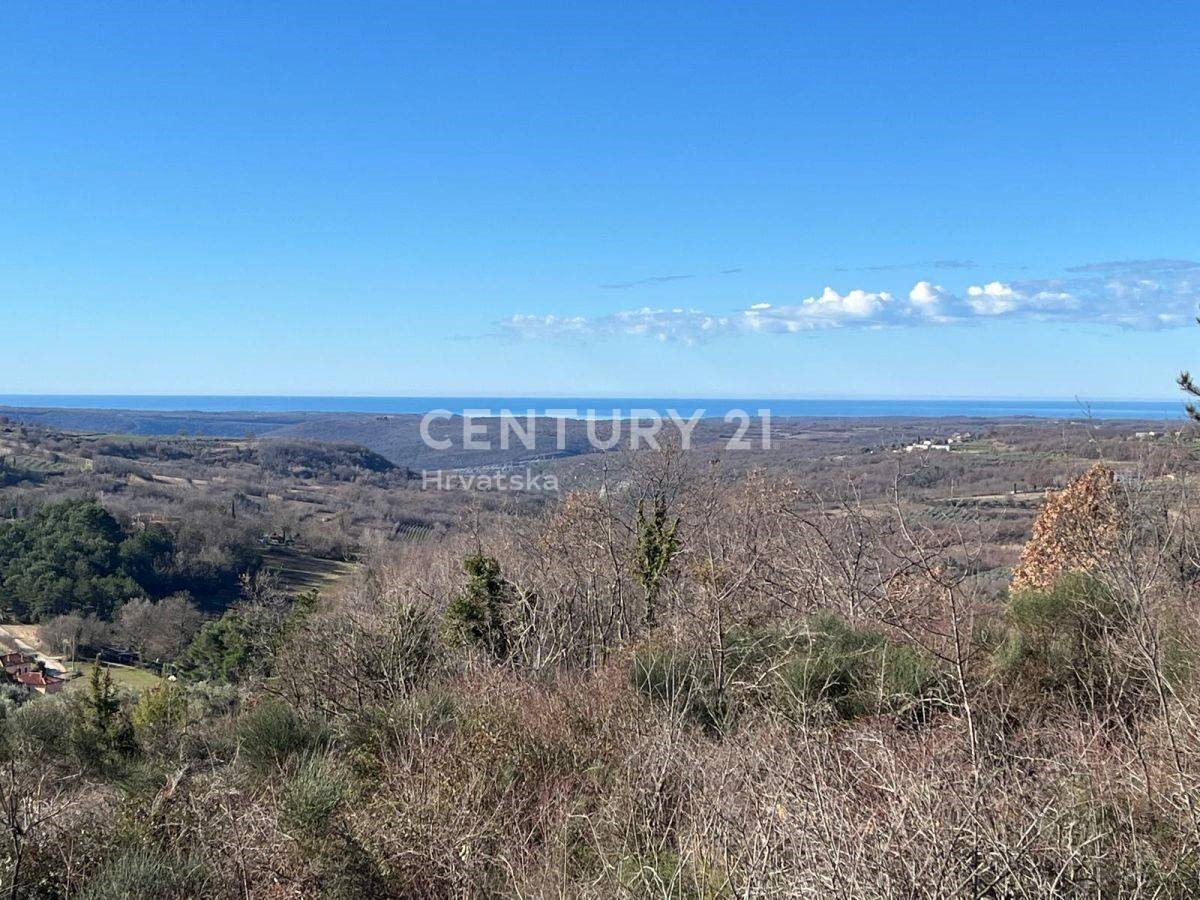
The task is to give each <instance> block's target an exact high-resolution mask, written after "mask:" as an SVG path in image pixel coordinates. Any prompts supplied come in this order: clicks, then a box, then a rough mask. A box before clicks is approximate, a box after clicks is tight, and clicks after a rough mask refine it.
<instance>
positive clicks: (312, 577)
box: [263, 548, 358, 594]
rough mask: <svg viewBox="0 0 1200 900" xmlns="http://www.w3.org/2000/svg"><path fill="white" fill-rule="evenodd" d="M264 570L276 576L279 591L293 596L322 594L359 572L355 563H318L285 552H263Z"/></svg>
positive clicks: (320, 560)
mask: <svg viewBox="0 0 1200 900" xmlns="http://www.w3.org/2000/svg"><path fill="white" fill-rule="evenodd" d="M263 566H264V567H265V568H267V569H269V570H271V571H272V572H275V573H276V574H277V575H278V577H279V584H280V587H282V588H283V589H284V590H285V591H288V592H289V593H296V594H302V593H304V592H305V591H311V590H314V589H315V590H318V591H324V590H326V589H327V588H330V587H332V586H333V585H335V584H337V582H338V581H339V580H341V579H342V578H345V577H346V576H347V575H350V574H352V573H353V572H354V571H355V570H356V569H357V568H358V564H357V563H351V562H342V561H340V560H336V559H321V558H319V557H316V556H309V555H307V554H305V553H302V552H299V551H297V550H291V549H287V548H277V549H273V550H268V551H267V552H265V553H264V554H263Z"/></svg>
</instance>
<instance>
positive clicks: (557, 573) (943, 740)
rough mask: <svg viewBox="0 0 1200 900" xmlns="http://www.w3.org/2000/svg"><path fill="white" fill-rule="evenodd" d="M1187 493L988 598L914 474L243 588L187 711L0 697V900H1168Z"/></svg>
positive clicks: (657, 498) (1191, 791)
mask: <svg viewBox="0 0 1200 900" xmlns="http://www.w3.org/2000/svg"><path fill="white" fill-rule="evenodd" d="M1175 466H1176V467H1175V468H1174V469H1172V470H1170V471H1168V470H1167V469H1165V468H1163V467H1159V468H1148V469H1147V471H1146V472H1145V473H1144V477H1141V478H1127V479H1123V480H1120V481H1118V480H1117V479H1116V478H1113V477H1110V476H1109V475H1108V474H1106V471H1107V470H1105V469H1103V468H1101V469H1097V470H1094V471H1093V472H1092V473H1090V474H1087V475H1085V476H1084V477H1083V478H1082V479H1080V480H1078V481H1077V482H1076V483H1075V484H1074V485H1073V486H1071V487H1068V488H1067V489H1066V490H1065V491H1064V492H1063V493H1062V494H1060V495H1058V496H1057V498H1055V499H1053V500H1052V501H1051V502H1049V503H1048V504H1047V505H1046V507H1045V508H1044V511H1043V513H1042V518H1041V519H1040V521H1039V522H1038V524H1037V526H1036V527H1035V528H1034V529H1033V532H1032V536H1031V542H1030V544H1029V545H1028V546H1027V547H1026V550H1025V551H1024V553H1023V554H1022V560H1021V562H1020V564H1019V566H1018V575H1019V576H1020V577H1018V578H1017V579H1016V580H1015V581H1014V582H1013V583H1012V584H1011V586H1010V585H1008V584H1007V583H1006V584H1003V585H999V586H998V585H997V579H996V573H995V570H994V567H992V566H985V565H983V564H982V563H981V560H982V559H984V558H985V557H986V556H987V555H988V554H989V553H992V552H994V550H993V547H992V545H991V537H990V535H989V534H988V533H987V532H986V531H985V529H984V526H983V525H981V524H979V523H978V522H974V521H967V522H965V523H952V524H951V525H949V526H947V525H946V523H945V522H943V521H940V520H939V521H938V522H937V523H936V527H935V525H934V524H931V522H930V520H929V519H928V517H927V516H925V515H924V514H923V513H922V509H921V508H920V507H919V505H918V504H915V503H914V502H913V501H912V499H911V491H910V490H909V488H908V486H907V485H906V482H905V479H904V478H903V477H902V476H903V473H900V474H897V475H895V476H894V483H893V490H892V491H891V493H890V496H889V495H883V496H879V495H876V496H874V497H872V498H870V499H864V497H863V496H862V494H861V493H860V492H858V491H856V490H855V487H854V485H853V483H852V482H847V483H846V484H844V485H843V486H842V487H841V488H840V489H831V490H822V491H820V492H818V491H814V490H813V489H811V487H809V486H806V485H805V484H803V483H802V482H799V481H797V480H793V479H791V478H788V477H786V476H784V475H782V474H780V473H777V472H775V473H771V472H767V473H764V472H745V473H742V472H739V473H737V475H736V477H732V478H731V477H729V476H728V475H727V474H726V473H724V472H722V471H720V467H719V466H716V465H710V464H708V462H707V461H706V460H703V459H700V458H697V456H696V455H694V454H693V455H687V454H679V453H674V452H664V453H646V454H641V455H637V456H635V457H633V458H632V459H631V460H630V461H629V465H628V468H627V469H625V470H623V471H621V472H619V473H616V472H612V473H608V476H607V479H606V480H605V481H604V483H602V484H600V485H598V486H595V487H594V488H589V489H583V490H578V491H575V492H572V493H569V494H567V495H566V496H564V497H562V498H561V500H560V501H558V502H556V503H551V504H546V505H545V508H544V509H542V510H541V511H538V512H536V513H535V514H527V515H511V516H503V515H495V516H491V517H486V518H485V517H479V518H478V519H476V521H475V524H474V526H473V527H468V528H462V529H460V530H457V531H454V532H451V533H449V534H448V535H446V536H444V537H442V538H440V539H438V540H430V541H424V542H419V543H415V542H414V543H404V544H399V545H396V546H394V547H391V548H389V549H388V550H387V551H386V552H380V553H378V554H376V555H375V557H374V558H373V559H372V560H371V562H370V565H368V566H366V567H365V568H364V569H363V570H362V571H361V572H360V573H359V575H357V576H356V577H354V578H353V579H350V580H348V581H344V582H342V583H341V584H340V585H339V586H338V587H337V588H336V589H334V590H329V591H326V592H324V593H322V594H320V595H319V596H318V595H315V594H310V595H306V596H304V597H302V598H300V599H298V600H297V599H296V598H294V597H289V596H285V595H284V594H282V593H281V592H280V591H279V590H278V587H277V586H274V585H272V584H270V583H269V581H264V580H263V579H261V578H253V577H252V578H249V579H247V580H245V581H244V583H243V584H242V586H241V599H240V600H239V601H238V602H237V603H235V604H234V605H233V606H231V607H230V609H229V610H228V611H227V612H225V613H224V614H223V615H222V616H221V617H220V618H215V619H212V620H210V621H208V622H207V623H206V624H204V625H203V626H202V627H201V628H200V630H199V632H198V633H197V636H196V638H195V639H194V640H193V641H191V642H190V644H189V645H188V646H187V647H185V648H184V649H183V650H182V651H181V652H180V656H179V662H178V664H177V668H176V673H177V680H176V681H173V682H164V683H163V684H162V685H161V686H160V687H158V688H155V689H151V690H148V691H144V692H142V693H141V694H140V695H134V694H131V693H128V692H125V691H122V690H120V689H118V688H116V687H115V686H114V685H112V684H111V683H108V682H106V680H105V678H104V675H103V674H102V670H100V669H96V670H95V671H96V672H97V674H96V675H95V676H94V678H93V679H92V681H91V682H90V683H87V684H80V685H77V686H76V687H74V688H73V689H72V690H71V691H70V692H67V693H64V694H62V695H58V696H55V697H48V698H39V699H36V700H32V701H28V702H18V699H17V698H7V699H5V700H4V706H3V710H4V718H3V723H2V728H0V737H2V740H0V750H2V752H3V760H4V763H3V766H2V767H0V801H2V802H0V815H2V816H3V818H2V820H0V831H3V834H4V836H6V837H7V843H6V844H5V846H6V847H7V850H6V851H5V853H6V857H5V869H4V872H5V875H4V877H5V879H6V881H5V882H4V889H5V890H7V891H9V893H10V895H12V896H28V897H38V896H45V897H57V896H88V897H124V896H162V897H191V896H229V897H289V896H294V897H310V896H328V897H364V896H372V897H387V896H394V897H445V896H479V897H484V896H539V897H540V896H571V897H613V896H628V897H663V898H685V897H687V898H692V897H695V898H720V897H730V898H732V897H746V896H813V897H816V896H820V897H824V896H830V895H837V896H843V897H878V896H916V895H919V896H945V897H960V896H972V897H1017V896H1039V897H1040V896H1060V895H1061V896H1089V897H1092V896H1146V897H1150V896H1153V897H1164V896H1166V897H1170V896H1178V897H1183V896H1192V895H1194V894H1195V893H1196V892H1197V891H1198V890H1200V868H1198V865H1197V864H1198V862H1200V861H1198V860H1197V857H1196V854H1197V852H1198V849H1200V810H1198V809H1197V804H1200V763H1198V762H1197V761H1198V760H1200V733H1198V731H1197V725H1196V722H1197V717H1198V716H1200V695H1198V693H1197V686H1198V685H1197V680H1196V679H1197V676H1198V674H1200V673H1198V672H1197V657H1196V653H1197V652H1198V650H1200V647H1198V640H1200V621H1198V620H1197V618H1196V611H1195V610H1196V608H1197V606H1196V602H1195V601H1196V589H1197V581H1196V579H1197V574H1198V573H1200V567H1198V566H1197V561H1198V560H1197V554H1196V550H1197V546H1196V540H1195V538H1196V530H1195V522H1194V515H1195V510H1196V507H1195V502H1194V498H1193V497H1192V496H1191V493H1190V489H1189V479H1188V475H1189V466H1190V464H1189V463H1188V462H1187V461H1186V460H1179V461H1177V462H1176V463H1175ZM914 490H917V492H918V493H919V490H920V489H919V488H918V489H914ZM118 557H119V553H118ZM159 602H160V603H162V602H166V601H165V600H160V601H159ZM135 612H138V613H139V614H141V613H145V612H146V610H145V609H140V608H139V609H138V610H135ZM130 616H131V617H135V616H134V612H131V613H130ZM135 618H136V617H135Z"/></svg>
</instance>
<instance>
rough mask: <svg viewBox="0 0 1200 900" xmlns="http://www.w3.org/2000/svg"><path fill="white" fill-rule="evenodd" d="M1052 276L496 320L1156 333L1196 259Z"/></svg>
mask: <svg viewBox="0 0 1200 900" xmlns="http://www.w3.org/2000/svg"><path fill="white" fill-rule="evenodd" d="M1066 271H1067V273H1068V274H1067V276H1066V277H1063V278H1049V279H1024V280H1020V279H1018V280H1011V281H1001V280H995V281H989V282H985V283H984V284H977V285H969V286H968V287H967V289H966V291H965V293H964V294H963V295H958V294H955V293H954V292H952V291H949V290H947V289H946V288H945V287H943V286H942V285H940V284H934V283H933V282H932V281H918V282H917V283H916V284H914V285H913V286H912V288H911V289H910V290H909V291H908V293H907V295H905V296H901V297H897V296H895V295H893V294H891V293H888V292H887V291H868V290H863V289H855V290H850V291H847V292H846V293H844V294H843V293H839V292H838V291H837V290H835V289H834V288H832V287H826V288H825V289H824V290H823V291H822V292H821V293H820V294H818V295H815V296H812V297H808V298H806V299H805V300H802V301H801V302H799V303H795V304H773V303H766V302H758V303H754V304H751V305H749V306H747V307H745V308H744V309H741V310H737V311H734V312H732V313H728V312H727V313H722V314H718V313H709V312H704V311H702V310H698V309H690V308H682V307H676V308H673V309H653V308H650V307H643V308H642V309H637V310H625V311H621V312H615V313H610V314H608V315H603V316H596V317H590V318H589V317H585V316H554V315H546V316H530V315H514V316H510V317H509V318H508V319H505V320H504V321H503V322H501V323H500V324H501V326H502V327H503V328H504V329H505V330H506V331H508V332H510V333H513V334H517V335H521V336H524V337H531V338H539V337H559V336H572V335H601V336H602V335H645V336H649V337H653V338H655V339H657V340H660V341H678V342H682V343H689V344H690V343H697V342H699V341H704V340H707V339H710V338H713V337H716V336H718V335H724V334H738V333H743V334H744V333H782V334H792V333H799V332H805V331H813V330H816V329H822V328H855V327H857V328H864V327H865V328H882V327H888V326H893V327H894V326H913V327H916V326H926V327H928V326H932V325H945V324H955V323H959V324H962V323H969V322H981V321H1005V320H1034V321H1053V322H1073V323H1081V324H1097V325H1109V326H1115V327H1120V328H1138V329H1156V328H1179V327H1183V326H1188V325H1192V324H1193V323H1194V321H1195V317H1196V313H1197V304H1198V302H1200V263H1195V262H1188V261H1186V260H1170V259H1165V260H1146V261H1141V262H1139V261H1137V260H1123V261H1120V262H1113V263H1094V264H1090V265H1086V266H1078V267H1075V268H1072V269H1067V270H1066Z"/></svg>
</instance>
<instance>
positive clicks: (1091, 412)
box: [0, 394, 1185, 420]
mask: <svg viewBox="0 0 1200 900" xmlns="http://www.w3.org/2000/svg"><path fill="white" fill-rule="evenodd" d="M0 407H12V408H26V409H29V408H37V409H58V410H67V409H79V410H114V411H119V410H129V411H139V412H208V413H230V412H246V413H251V412H252V413H363V414H370V415H406V414H408V415H413V414H417V415H419V414H423V413H426V412H429V411H431V410H436V409H445V410H450V411H451V412H454V413H461V412H463V411H464V410H490V411H493V412H495V413H497V414H498V413H500V412H501V411H502V410H509V411H511V412H513V413H514V414H517V415H524V414H526V413H527V412H529V411H532V412H534V413H536V414H539V415H546V414H554V413H556V412H557V414H559V415H563V414H564V413H563V412H562V411H563V410H573V411H578V413H579V414H580V415H587V414H588V411H589V410H594V411H595V413H596V415H598V416H603V417H608V416H611V415H613V411H614V410H616V411H617V415H629V414H631V413H632V412H633V411H635V410H639V409H652V410H657V411H659V412H660V413H665V412H666V411H667V410H675V411H676V412H677V413H678V414H679V415H681V416H684V417H689V416H691V415H693V414H695V413H696V412H697V411H702V412H703V415H704V416H705V417H708V418H719V417H722V416H724V415H725V414H726V413H727V412H729V411H730V410H735V409H740V410H746V411H748V412H750V413H752V414H754V413H757V411H758V410H764V409H766V410H770V411H771V415H772V416H774V417H777V418H787V417H799V418H853V417H863V418H883V417H903V418H948V417H972V418H986V419H995V418H1010V417H1025V418H1039V419H1086V418H1095V419H1137V420H1180V419H1183V418H1184V417H1185V413H1184V408H1183V402H1182V401H1178V400H1095V401H1086V400H1075V399H1064V400H1021V399H1000V400H996V399H977V400H973V399H961V398H956V399H943V400H936V399H933V400H931V399H913V400H905V399H881V400H865V399H808V400H804V399H796V400H786V399H753V398H746V399H728V398H722V399H704V398H650V397H646V398H630V397H312V396H309V397H302V396H290V397H289V396H241V395H211V396H200V395H136V394H112V395H100V394H0ZM0 412H2V410H0Z"/></svg>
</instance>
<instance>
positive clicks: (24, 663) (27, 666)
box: [0, 651, 37, 678]
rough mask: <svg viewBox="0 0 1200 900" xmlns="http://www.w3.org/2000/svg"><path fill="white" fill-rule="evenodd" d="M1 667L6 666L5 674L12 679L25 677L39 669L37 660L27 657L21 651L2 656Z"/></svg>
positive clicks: (0, 658) (0, 657)
mask: <svg viewBox="0 0 1200 900" xmlns="http://www.w3.org/2000/svg"><path fill="white" fill-rule="evenodd" d="M0 665H2V666H4V674H5V675H7V676H9V677H10V678H15V677H16V676H18V675H25V674H28V673H29V672H32V671H33V670H34V669H36V668H37V660H36V659H34V658H33V657H32V656H26V655H25V654H24V653H21V652H20V651H13V652H11V653H5V654H3V655H0Z"/></svg>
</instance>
